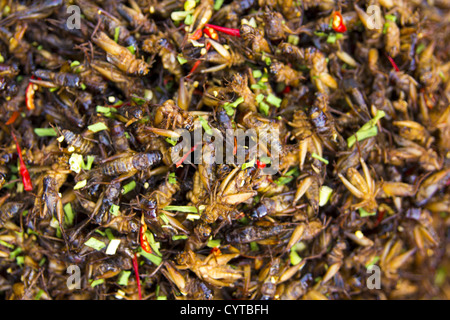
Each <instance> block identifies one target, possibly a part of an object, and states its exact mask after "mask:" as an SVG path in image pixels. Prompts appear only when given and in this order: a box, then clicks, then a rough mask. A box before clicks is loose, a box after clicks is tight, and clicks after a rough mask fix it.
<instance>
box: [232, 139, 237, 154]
mask: <svg viewBox="0 0 450 320" xmlns="http://www.w3.org/2000/svg"><path fill="white" fill-rule="evenodd" d="M236 153H237V139H236V137H234V148H233V155H236Z"/></svg>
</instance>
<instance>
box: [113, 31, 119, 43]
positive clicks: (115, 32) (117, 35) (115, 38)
mask: <svg viewBox="0 0 450 320" xmlns="http://www.w3.org/2000/svg"><path fill="white" fill-rule="evenodd" d="M119 34H120V28H119V27H116V28H115V29H114V42H116V43H117V42H118V41H119Z"/></svg>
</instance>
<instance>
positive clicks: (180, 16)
mask: <svg viewBox="0 0 450 320" xmlns="http://www.w3.org/2000/svg"><path fill="white" fill-rule="evenodd" d="M190 13H191V12H190V11H173V12H172V13H171V14H170V18H171V19H172V20H173V21H181V20H184V19H186V17H187V15H188V14H190Z"/></svg>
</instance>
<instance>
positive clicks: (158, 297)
mask: <svg viewBox="0 0 450 320" xmlns="http://www.w3.org/2000/svg"><path fill="white" fill-rule="evenodd" d="M156 300H167V297H166V296H157V297H156Z"/></svg>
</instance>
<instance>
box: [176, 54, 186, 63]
mask: <svg viewBox="0 0 450 320" xmlns="http://www.w3.org/2000/svg"><path fill="white" fill-rule="evenodd" d="M177 60H178V62H179V63H180V64H181V65H183V64H185V63H186V62H187V59H185V58H184V57H183V56H182V55H177Z"/></svg>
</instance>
